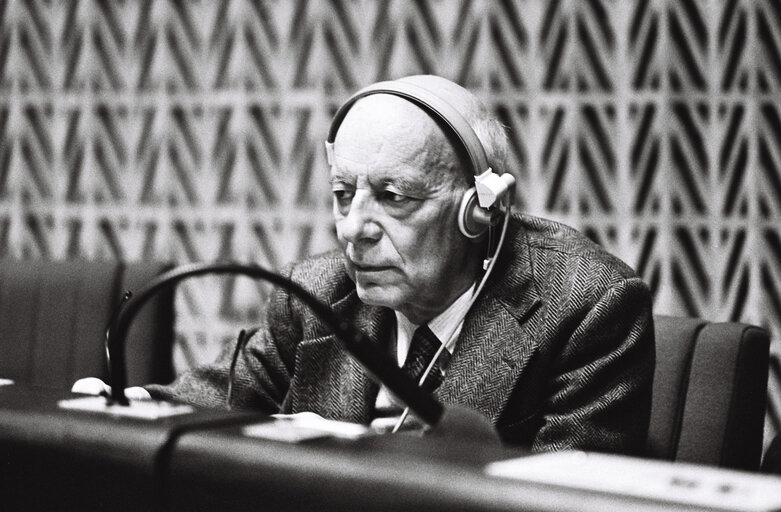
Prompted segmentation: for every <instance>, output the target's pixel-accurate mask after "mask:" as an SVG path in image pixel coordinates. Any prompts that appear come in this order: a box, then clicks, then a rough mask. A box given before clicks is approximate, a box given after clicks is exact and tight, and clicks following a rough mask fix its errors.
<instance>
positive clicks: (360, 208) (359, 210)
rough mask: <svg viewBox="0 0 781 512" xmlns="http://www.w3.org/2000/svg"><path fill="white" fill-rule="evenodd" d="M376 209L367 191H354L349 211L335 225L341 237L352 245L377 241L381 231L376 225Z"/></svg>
mask: <svg viewBox="0 0 781 512" xmlns="http://www.w3.org/2000/svg"><path fill="white" fill-rule="evenodd" d="M376 209H377V205H376V204H375V202H374V200H373V198H372V196H371V194H370V193H369V192H368V191H365V190H358V191H356V192H355V196H354V197H353V200H352V202H351V203H350V210H349V211H348V212H347V215H345V216H344V217H343V218H342V219H341V221H340V222H338V223H337V229H338V230H339V231H340V232H341V236H342V237H343V238H344V239H345V240H346V241H347V242H351V243H353V244H357V243H360V242H364V243H365V242H373V241H377V240H379V239H380V237H381V236H382V229H381V228H380V226H379V224H377V211H376Z"/></svg>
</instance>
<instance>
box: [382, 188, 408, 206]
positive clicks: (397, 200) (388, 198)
mask: <svg viewBox="0 0 781 512" xmlns="http://www.w3.org/2000/svg"><path fill="white" fill-rule="evenodd" d="M409 199H410V197H409V196H405V195H402V194H397V193H396V192H393V191H390V190H383V191H382V192H381V193H380V200H382V201H383V202H386V203H392V204H401V203H404V202H406V201H409Z"/></svg>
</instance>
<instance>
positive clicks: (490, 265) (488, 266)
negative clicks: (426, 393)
mask: <svg viewBox="0 0 781 512" xmlns="http://www.w3.org/2000/svg"><path fill="white" fill-rule="evenodd" d="M511 211H512V199H510V198H508V201H507V211H506V212H505V215H504V222H503V223H502V231H501V234H500V235H499V243H497V245H496V250H495V251H494V254H493V256H491V257H490V258H486V260H485V262H484V268H485V273H484V274H483V277H482V279H480V284H478V285H477V289H476V290H475V292H474V293H473V294H472V298H471V299H470V300H469V305H468V306H467V307H466V308H465V312H464V313H463V314H462V315H461V319H460V320H459V321H458V322H456V323H455V324H454V325H456V326H458V325H460V324H461V322H463V321H464V319H465V318H466V315H467V314H468V313H469V310H470V309H472V306H473V305H474V303H475V301H477V298H478V297H479V296H480V292H481V291H482V290H483V287H484V286H485V283H486V282H487V281H488V277H489V276H490V275H491V272H492V271H493V269H494V265H495V264H496V257H497V256H498V254H499V251H500V250H501V248H502V246H503V245H504V238H505V235H506V234H507V226H508V224H509V223H510V214H511ZM457 330H458V329H457V328H455V327H454V328H453V330H452V331H451V332H450V335H449V336H448V339H447V342H446V343H442V344H440V346H439V348H438V349H437V351H436V353H435V354H434V357H432V358H431V362H429V364H428V366H427V367H426V370H425V371H424V372H423V375H422V376H421V377H420V381H418V387H420V386H423V383H425V382H426V379H427V378H428V376H429V374H430V373H431V370H432V369H433V368H434V365H435V364H436V362H437V360H438V359H439V356H440V355H441V354H442V351H443V350H444V349H445V347H446V346H447V345H450V344H451V343H452V342H453V340H454V338H455V335H456V331H457ZM409 411H410V409H409V407H405V408H404V411H403V412H402V413H401V416H400V417H399V420H398V421H397V422H396V425H395V426H394V427H393V430H392V431H391V432H392V433H393V434H395V433H396V432H398V431H399V429H400V428H401V426H402V425H403V424H404V421H405V420H406V419H407V416H409Z"/></svg>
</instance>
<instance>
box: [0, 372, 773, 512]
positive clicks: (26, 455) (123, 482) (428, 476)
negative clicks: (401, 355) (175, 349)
mask: <svg viewBox="0 0 781 512" xmlns="http://www.w3.org/2000/svg"><path fill="white" fill-rule="evenodd" d="M69 397H72V395H70V394H69V393H65V392H50V391H42V390H34V389H29V388H23V387H18V386H4V387H1V388H0V461H1V462H0V507H2V508H3V510H11V511H13V510H24V511H28V510H74V509H75V510H80V511H87V510H111V511H112V512H113V511H117V510H128V511H131V510H172V511H179V510H181V511H193V510H219V511H230V510H236V511H238V510H263V511H264V512H265V511H272V510H318V511H320V510H362V511H363V510H447V511H454V510H458V511H464V510H466V511H509V510H513V511H519V510H534V511H553V510H557V511H561V510H572V511H575V510H585V511H597V510H599V511H604V510H627V509H631V510H644V511H648V510H658V511H661V510H664V511H670V510H689V511H692V510H712V508H707V507H696V506H687V505H681V504H676V503H671V502H668V501H664V500H659V499H652V498H648V499H645V498H640V497H635V496H632V495H622V494H620V493H612V494H611V493H607V492H601V491H595V490H586V489H581V488H576V487H568V486H566V485H563V486H562V485H551V484H549V483H535V482H534V481H532V480H529V479H526V480H523V479H522V480H514V479H510V478H502V477H497V476H490V475H488V474H487V473H486V472H485V467H486V464H487V463H489V462H493V461H500V460H506V459H513V458H518V457H521V456H524V455H526V454H525V452H524V451H522V450H518V449H513V448H508V447H503V446H500V445H498V444H485V443H483V442H477V441H460V442H455V441H453V440H452V439H447V438H442V437H438V436H434V435H428V436H423V437H420V436H418V435H410V434H396V435H390V434H389V435H382V436H378V435H372V436H366V437H361V438H358V439H351V440H348V439H339V438H332V437H330V438H319V439H312V440H309V441H305V442H300V443H288V442H281V441H270V440H267V439H259V438H256V437H249V436H247V435H245V433H244V432H245V430H244V429H245V428H246V427H247V426H249V425H254V424H258V423H262V422H268V421H271V420H269V419H268V418H267V417H263V416H261V415H258V414H251V413H237V412H229V411H213V410H197V409H196V410H194V411H193V412H192V413H191V414H184V415H180V416H173V417H169V418H162V419H159V420H152V421H150V420H140V419H134V418H126V417H117V416H112V415H106V414H99V413H93V412H83V411H74V410H66V409H62V408H60V407H59V406H58V403H59V401H60V400H61V399H63V398H69ZM525 460H526V459H521V462H522V463H523V462H525ZM529 460H533V459H529ZM633 460H634V461H635V462H636V463H637V464H639V465H640V466H643V465H644V462H643V461H642V460H640V459H633ZM723 474H724V475H725V478H729V477H730V475H731V474H734V472H726V471H725V472H723ZM744 475H746V474H744ZM748 478H749V479H754V478H757V479H761V478H762V477H759V476H756V477H755V476H754V475H748ZM767 480H768V477H765V479H764V480H763V482H765V483H766V481H767ZM771 480H772V479H771ZM772 482H773V483H776V481H775V480H772ZM777 483H778V485H777V489H778V490H779V496H781V479H778V481H777Z"/></svg>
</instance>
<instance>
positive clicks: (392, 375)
mask: <svg viewBox="0 0 781 512" xmlns="http://www.w3.org/2000/svg"><path fill="white" fill-rule="evenodd" d="M205 274H241V275H245V276H248V277H252V278H255V279H263V280H266V281H269V282H271V283H273V284H274V285H276V286H279V287H280V288H283V289H285V290H287V291H288V292H290V293H291V294H293V295H295V296H296V297H297V298H299V299H300V300H301V301H302V302H303V303H304V304H306V305H307V306H308V307H309V308H310V309H311V310H312V311H313V312H314V313H315V314H316V315H317V316H318V317H319V318H320V319H321V320H322V321H323V322H325V323H326V325H328V326H329V327H330V328H331V329H333V331H334V334H335V335H336V338H337V339H338V340H340V341H341V342H342V345H343V346H344V348H345V349H346V350H347V352H348V353H349V354H350V355H351V356H352V357H353V358H354V359H356V360H357V361H358V362H359V363H360V364H362V365H363V367H364V368H365V369H366V370H367V371H368V372H369V373H370V374H371V375H372V377H373V378H374V379H375V380H376V381H378V382H379V383H380V384H383V385H385V387H387V388H388V390H390V391H391V392H392V393H393V394H394V395H396V396H397V397H398V398H399V399H400V400H401V401H403V402H404V403H405V404H406V405H407V406H409V408H410V409H411V410H412V411H414V412H415V414H416V415H417V416H418V417H419V418H420V419H421V420H423V421H424V422H426V423H427V424H428V425H430V426H432V427H433V426H436V425H437V424H438V423H439V421H440V419H441V418H442V416H443V413H444V408H443V406H442V404H440V403H439V402H438V401H437V400H436V399H434V398H433V397H432V396H431V395H430V394H428V393H426V392H425V391H423V390H422V389H420V388H419V387H418V386H417V383H416V382H415V381H414V380H413V379H412V378H411V377H409V376H408V375H407V374H406V373H404V372H403V371H402V370H401V368H399V367H398V366H397V365H396V364H395V363H394V362H393V361H392V360H391V358H390V356H389V355H388V354H385V353H384V352H382V351H380V350H377V349H376V347H375V346H374V345H373V344H372V343H370V342H369V340H368V338H367V337H366V336H365V335H364V334H363V333H362V332H361V331H360V330H359V329H357V328H356V327H355V326H354V325H352V323H350V322H348V321H346V320H344V319H342V318H341V317H340V316H339V315H337V314H336V312H334V311H333V310H332V309H331V308H330V307H329V306H327V305H325V304H323V303H322V302H320V300H318V299H317V298H315V297H314V296H313V295H312V294H310V293H309V292H308V291H306V290H305V289H304V288H302V287H301V286H300V285H298V284H297V283H295V282H293V281H291V280H290V279H287V278H286V277H283V276H281V275H279V274H276V273H274V272H271V271H269V270H266V269H264V268H262V267H259V266H257V265H245V264H239V263H220V262H218V263H192V264H187V265H181V266H179V267H176V268H173V269H171V270H169V271H167V272H165V273H163V274H160V275H159V276H157V277H156V278H155V279H153V280H151V281H150V282H149V283H148V284H147V285H146V286H144V287H143V288H142V289H141V290H140V291H139V292H138V293H136V294H135V296H134V297H133V298H132V299H130V300H129V301H127V302H126V304H125V307H124V308H122V311H121V312H120V313H119V315H118V318H117V319H116V321H115V323H114V325H113V327H112V328H111V329H110V331H109V335H108V344H107V346H108V352H109V365H110V372H109V379H110V381H111V396H110V397H109V398H108V402H109V404H119V405H124V406H127V405H130V401H129V400H128V399H127V397H126V396H125V387H126V386H127V373H126V368H125V339H126V337H127V331H128V329H129V327H130V324H131V322H132V320H133V318H134V317H135V316H136V314H137V313H138V311H139V310H140V309H141V306H143V305H144V303H146V301H147V300H148V299H149V298H151V297H152V296H153V295H154V294H155V293H157V292H158V291H160V290H163V289H167V288H170V287H172V286H173V285H175V284H176V283H178V282H179V281H181V280H183V279H186V278H189V277H194V276H200V275H205Z"/></svg>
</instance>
